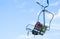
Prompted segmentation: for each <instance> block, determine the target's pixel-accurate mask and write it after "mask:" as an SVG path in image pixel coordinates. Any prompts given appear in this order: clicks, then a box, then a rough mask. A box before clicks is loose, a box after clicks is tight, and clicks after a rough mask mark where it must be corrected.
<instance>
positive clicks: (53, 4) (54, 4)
mask: <svg viewBox="0 0 60 39" xmlns="http://www.w3.org/2000/svg"><path fill="white" fill-rule="evenodd" d="M59 4H60V2H55V3H52V4H51V5H50V6H58V5H59Z"/></svg>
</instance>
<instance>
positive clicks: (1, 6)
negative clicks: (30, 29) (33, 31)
mask: <svg viewBox="0 0 60 39" xmlns="http://www.w3.org/2000/svg"><path fill="white" fill-rule="evenodd" d="M36 1H39V2H40V0H0V39H27V36H26V33H27V32H26V25H27V24H33V25H34V24H35V23H36V21H37V16H38V14H39V13H38V12H40V11H41V10H42V8H41V6H39V5H38V4H36ZM43 2H45V1H43ZM43 2H42V3H41V2H40V3H41V4H44V3H43ZM49 2H50V5H49V7H48V8H47V10H48V11H50V12H52V13H54V15H55V16H54V19H53V21H52V23H51V29H50V31H47V32H46V33H45V35H44V36H36V37H35V38H34V36H33V35H30V36H29V39H60V37H59V36H60V0H49ZM47 16H48V17H47ZM46 17H47V20H49V19H50V18H51V17H50V15H49V14H47V15H46ZM47 20H46V24H47V25H48V21H47ZM40 22H42V20H41V21H40Z"/></svg>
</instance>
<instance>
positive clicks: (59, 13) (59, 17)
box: [54, 9, 60, 19]
mask: <svg viewBox="0 0 60 39" xmlns="http://www.w3.org/2000/svg"><path fill="white" fill-rule="evenodd" d="M54 18H55V19H60V9H59V10H58V13H57V14H56V15H55V17H54Z"/></svg>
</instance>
